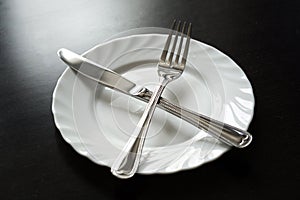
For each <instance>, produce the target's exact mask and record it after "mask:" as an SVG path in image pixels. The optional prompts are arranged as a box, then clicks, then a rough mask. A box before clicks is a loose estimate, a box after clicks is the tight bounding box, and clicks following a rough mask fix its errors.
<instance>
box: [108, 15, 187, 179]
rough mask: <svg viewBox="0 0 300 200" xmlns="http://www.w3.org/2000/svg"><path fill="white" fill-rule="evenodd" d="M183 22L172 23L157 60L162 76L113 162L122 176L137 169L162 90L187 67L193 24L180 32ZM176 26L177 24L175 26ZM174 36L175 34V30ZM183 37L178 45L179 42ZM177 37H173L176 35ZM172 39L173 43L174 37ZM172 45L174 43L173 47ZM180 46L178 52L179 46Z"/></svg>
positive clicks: (114, 169) (112, 168)
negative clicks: (131, 132)
mask: <svg viewBox="0 0 300 200" xmlns="http://www.w3.org/2000/svg"><path fill="white" fill-rule="evenodd" d="M180 25H181V22H180V21H179V22H178V23H177V25H176V20H174V22H173V24H172V30H171V31H170V33H169V36H168V38H167V41H166V43H165V47H164V50H163V52H162V54H161V57H160V60H159V62H158V64H157V73H158V76H159V86H157V87H156V89H155V90H154V92H153V94H152V96H151V98H150V100H149V102H148V104H147V106H146V109H145V110H144V113H143V115H142V117H141V119H140V121H139V122H138V124H137V126H136V128H135V130H134V132H133V134H132V135H131V136H130V138H129V140H128V141H127V143H126V145H125V146H124V148H123V150H122V151H121V153H120V154H119V156H118V157H117V159H116V160H115V162H114V163H113V165H112V167H111V172H112V173H113V174H114V175H115V176H117V177H119V178H130V177H132V176H133V175H134V174H135V172H136V171H137V169H138V166H139V163H140V158H141V155H142V151H143V146H144V143H145V140H146V135H147V132H148V129H149V126H150V123H151V120H152V117H153V114H154V111H155V109H156V105H157V103H158V100H159V98H160V96H161V94H162V93H163V91H164V89H165V87H166V86H167V85H168V84H169V83H170V82H172V81H174V80H176V79H178V78H179V77H180V76H181V74H182V73H183V71H184V68H185V65H186V59H187V56H188V49H189V43H190V34H191V24H189V26H188V28H187V34H186V35H185V34H184V32H185V26H186V22H184V23H183V26H182V31H181V34H180V36H179V29H180ZM175 26H177V28H176V30H175ZM174 32H175V36H174V37H173V33H174ZM179 37H180V42H179V45H178V44H177V41H178V38H179ZM173 38H174V39H173ZM184 38H186V40H185V44H184V50H183V54H182V56H181V49H182V48H183V47H182V46H183V40H184ZM172 39H173V43H172V45H170V44H171V41H172ZM170 46H172V47H171V48H170ZM177 46H178V50H177V53H176V52H175V51H176V47H177ZM174 56H175V60H174Z"/></svg>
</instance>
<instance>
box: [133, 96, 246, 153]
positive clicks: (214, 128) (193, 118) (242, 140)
mask: <svg viewBox="0 0 300 200" xmlns="http://www.w3.org/2000/svg"><path fill="white" fill-rule="evenodd" d="M151 95H152V92H151V91H149V90H146V91H143V92H142V93H140V94H139V95H138V96H139V97H140V98H141V99H143V100H144V101H148V100H149V97H151ZM158 107H160V108H161V109H163V110H165V111H167V112H169V113H171V114H173V115H175V116H177V117H179V118H181V119H183V120H185V121H186V122H189V123H190V124H192V125H194V126H196V127H198V128H199V129H202V130H205V131H206V132H207V133H208V134H210V135H211V136H213V137H214V138H216V139H218V140H220V141H222V142H224V143H226V144H228V145H230V146H235V147H238V148H244V147H246V146H248V145H249V144H250V143H251V141H252V135H251V134H250V133H249V132H247V131H244V130H242V129H240V128H237V127H234V126H231V125H229V124H226V123H223V122H220V121H218V120H215V119H212V118H209V117H207V116H205V115H202V114H200V113H196V112H193V111H191V110H189V109H186V108H183V107H179V106H177V105H175V104H173V103H171V102H169V101H168V100H166V99H164V98H162V97H161V98H160V100H159V102H158Z"/></svg>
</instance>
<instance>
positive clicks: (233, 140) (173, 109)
mask: <svg viewBox="0 0 300 200" xmlns="http://www.w3.org/2000/svg"><path fill="white" fill-rule="evenodd" d="M57 54H58V56H59V57H60V59H61V60H62V61H64V62H65V63H66V64H67V65H68V66H69V67H70V68H71V69H72V70H74V71H76V72H78V73H80V74H82V75H83V76H85V77H87V78H89V79H92V80H94V81H97V82H98V83H100V84H102V85H104V86H106V87H109V88H111V89H113V90H117V91H119V92H122V93H124V94H127V95H129V96H131V97H134V98H136V99H139V100H142V101H144V102H148V101H149V99H150V97H151V95H152V92H151V91H150V90H148V89H147V88H145V87H142V86H139V85H136V84H135V83H133V82H131V81H130V80H128V79H126V78H125V77H123V76H121V75H120V74H118V73H116V72H114V71H112V70H111V69H108V68H106V67H104V66H101V65H100V64H98V63H95V62H93V61H91V60H89V59H87V58H85V57H83V56H81V55H78V54H76V53H74V52H72V51H70V50H67V49H64V48H63V49H60V50H58V52H57ZM158 107H159V108H161V109H163V110H165V111H167V112H169V113H171V114H173V115H175V116H177V117H179V118H181V119H183V120H185V121H187V122H189V123H190V124H192V125H194V126H196V127H198V128H199V129H202V130H205V131H206V132H207V133H208V134H210V135H211V136H213V137H214V138H216V139H218V140H220V141H222V142H224V143H226V144H228V145H230V146H235V147H238V148H244V147H246V146H248V145H249V144H250V143H251V141H252V135H251V134H250V133H249V132H247V131H244V130H242V129H240V128H237V127H234V126H232V125H229V124H226V123H223V122H221V121H218V120H215V119H212V118H209V117H207V116H205V115H202V114H199V113H196V112H194V111H191V110H189V109H186V108H183V107H180V106H178V105H175V104H173V103H171V102H169V101H168V100H167V99H165V98H162V97H161V98H160V100H159V103H158Z"/></svg>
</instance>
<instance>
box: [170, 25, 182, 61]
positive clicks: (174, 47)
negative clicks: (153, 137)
mask: <svg viewBox="0 0 300 200" xmlns="http://www.w3.org/2000/svg"><path fill="white" fill-rule="evenodd" d="M180 25H181V21H179V22H178V24H177V28H176V35H175V39H174V41H173V46H172V50H171V53H170V56H169V59H168V63H171V62H172V59H173V56H174V52H175V49H176V45H177V40H178V32H179V29H180Z"/></svg>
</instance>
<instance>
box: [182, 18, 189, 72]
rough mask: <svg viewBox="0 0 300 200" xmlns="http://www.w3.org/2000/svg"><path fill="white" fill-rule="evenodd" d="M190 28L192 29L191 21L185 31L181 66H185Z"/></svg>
mask: <svg viewBox="0 0 300 200" xmlns="http://www.w3.org/2000/svg"><path fill="white" fill-rule="evenodd" d="M191 29H192V23H190V24H189V27H188V31H187V34H186V35H187V38H186V43H185V47H184V52H183V56H182V59H181V63H182V65H183V66H185V64H186V58H187V55H188V51H189V46H190V40H191Z"/></svg>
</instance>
